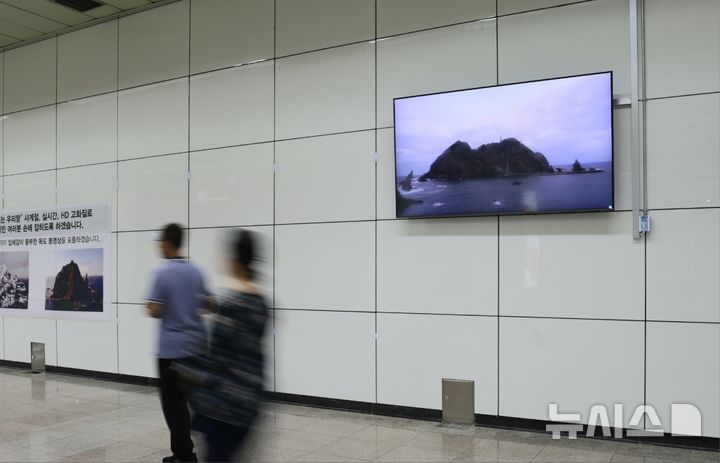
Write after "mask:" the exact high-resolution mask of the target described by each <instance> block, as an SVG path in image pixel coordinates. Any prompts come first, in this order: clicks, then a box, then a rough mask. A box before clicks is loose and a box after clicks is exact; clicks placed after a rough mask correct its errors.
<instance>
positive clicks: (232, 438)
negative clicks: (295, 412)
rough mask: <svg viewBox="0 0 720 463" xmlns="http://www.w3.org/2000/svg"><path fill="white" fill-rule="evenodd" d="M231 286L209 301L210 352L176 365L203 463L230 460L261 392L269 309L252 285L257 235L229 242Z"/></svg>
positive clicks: (253, 415) (239, 235)
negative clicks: (202, 443) (201, 441)
mask: <svg viewBox="0 0 720 463" xmlns="http://www.w3.org/2000/svg"><path fill="white" fill-rule="evenodd" d="M229 251H230V252H229V253H230V259H229V260H230V273H231V277H232V278H231V284H230V285H229V287H228V288H226V289H225V290H224V291H223V292H222V293H221V294H220V295H218V296H216V297H215V298H214V303H213V304H209V305H210V306H211V307H212V309H211V311H212V312H214V317H213V318H214V323H213V327H212V328H211V331H210V333H209V336H208V337H209V343H208V350H207V352H206V353H205V354H203V355H199V356H195V357H193V358H191V359H188V360H187V361H185V362H181V363H179V364H177V365H176V366H175V368H176V370H177V372H178V374H179V375H180V377H181V378H182V379H183V381H184V382H185V384H186V390H187V396H188V401H189V402H190V405H191V407H192V409H193V411H194V418H193V422H192V427H193V429H195V430H196V431H199V432H201V433H203V434H205V437H206V442H207V458H206V459H205V461H208V462H218V461H222V462H225V461H231V459H232V456H233V454H234V453H235V452H237V450H238V449H239V448H240V446H241V444H242V442H243V441H244V440H245V438H246V437H247V435H248V432H249V431H250V430H251V428H252V425H253V423H254V422H255V419H256V417H257V415H258V410H259V406H260V401H261V399H262V390H263V374H264V355H263V348H262V345H263V337H264V333H265V329H266V325H267V322H268V308H267V305H266V304H265V300H264V298H263V297H262V295H261V294H260V290H259V289H258V287H257V286H256V285H255V283H254V278H255V270H254V265H253V264H254V263H255V262H256V250H255V237H254V234H253V233H252V232H250V231H247V230H240V231H238V232H237V234H236V236H235V237H234V238H233V239H232V240H231V244H230V250H229Z"/></svg>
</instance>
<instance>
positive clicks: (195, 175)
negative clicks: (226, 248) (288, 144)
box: [190, 143, 273, 227]
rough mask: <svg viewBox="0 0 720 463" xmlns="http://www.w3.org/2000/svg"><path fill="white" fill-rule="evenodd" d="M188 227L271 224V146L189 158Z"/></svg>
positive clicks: (210, 153)
mask: <svg viewBox="0 0 720 463" xmlns="http://www.w3.org/2000/svg"><path fill="white" fill-rule="evenodd" d="M190 173H191V175H190V225H191V226H193V227H218V226H237V225H257V224H270V223H272V221H273V144H272V143H264V144H260V145H249V146H239V147H234V148H222V149H217V150H210V151H200V152H196V153H191V154H190Z"/></svg>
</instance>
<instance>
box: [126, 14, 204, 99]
mask: <svg viewBox="0 0 720 463" xmlns="http://www.w3.org/2000/svg"><path fill="white" fill-rule="evenodd" d="M189 34H190V2H189V1H188V0H183V1H180V2H176V3H173V4H171V5H166V6H163V7H160V8H154V9H152V10H150V11H146V12H144V13H142V14H133V15H130V16H126V17H124V18H121V19H120V58H119V66H120V70H119V85H120V88H128V87H134V86H137V85H143V84H148V83H151V82H157V81H160V80H167V79H172V78H175V77H180V76H185V75H188V72H189V65H190V63H189V53H188V49H189Z"/></svg>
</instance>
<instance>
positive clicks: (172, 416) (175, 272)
mask: <svg viewBox="0 0 720 463" xmlns="http://www.w3.org/2000/svg"><path fill="white" fill-rule="evenodd" d="M159 241H160V252H161V253H162V256H163V257H164V258H165V259H166V260H167V261H166V262H165V263H164V264H163V265H162V266H161V267H159V268H158V269H157V270H156V271H155V274H154V276H153V280H152V284H151V289H150V294H149V295H148V298H147V301H148V302H147V310H148V314H149V315H150V316H151V317H153V318H159V319H160V320H161V323H160V336H159V346H158V351H157V356H158V373H159V381H160V402H161V405H162V411H163V415H164V416H165V422H166V423H167V426H168V428H169V429H170V449H171V450H172V455H171V456H169V457H165V458H163V462H176V461H177V462H196V461H197V456H196V455H195V453H194V445H193V441H192V438H191V437H190V412H189V410H188V405H187V399H186V397H185V395H184V393H183V391H182V388H181V382H180V378H179V377H178V374H177V372H176V371H175V370H174V369H173V365H174V364H175V363H176V362H178V361H180V360H181V359H183V358H189V357H193V356H196V355H198V354H200V353H202V352H203V351H204V349H205V346H206V337H205V329H204V325H203V322H202V319H201V317H200V315H199V313H198V309H199V308H200V307H201V306H202V305H203V303H204V302H205V301H206V297H207V295H208V292H207V290H206V288H205V279H204V277H203V274H202V272H201V271H200V269H199V268H198V267H197V266H195V265H194V264H193V263H192V262H190V261H189V260H187V259H184V258H183V257H181V256H180V248H181V246H182V241H183V230H182V228H181V227H180V226H179V225H178V224H175V223H171V224H169V225H167V226H166V227H165V228H164V229H163V231H162V235H161V237H160V240H159Z"/></svg>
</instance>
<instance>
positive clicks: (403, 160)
mask: <svg viewBox="0 0 720 463" xmlns="http://www.w3.org/2000/svg"><path fill="white" fill-rule="evenodd" d="M612 133H613V128H612V73H609V72H608V73H601V74H591V75H585V76H577V77H567V78H560V79H551V80H544V81H537V82H528V83H521V84H513V85H503V86H496V87H488V88H479V89H472V90H462V91H456V92H448V93H440V94H434V95H423V96H416V97H406V98H397V99H396V100H395V193H396V211H397V216H398V217H426V216H458V215H501V214H525V213H544V212H572V211H598V210H605V211H607V210H611V209H612V208H613V206H614V205H613V201H614V199H613V137H612Z"/></svg>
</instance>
